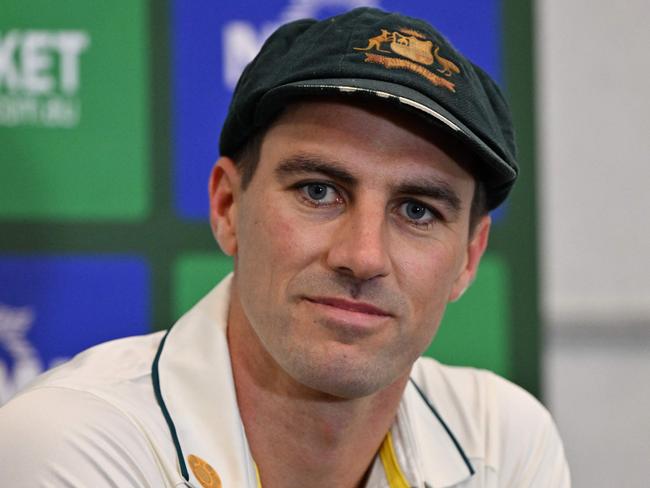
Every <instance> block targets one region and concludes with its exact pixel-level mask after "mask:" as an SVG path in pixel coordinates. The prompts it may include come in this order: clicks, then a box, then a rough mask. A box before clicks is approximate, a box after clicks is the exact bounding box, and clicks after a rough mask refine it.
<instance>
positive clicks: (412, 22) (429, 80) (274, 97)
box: [219, 7, 518, 209]
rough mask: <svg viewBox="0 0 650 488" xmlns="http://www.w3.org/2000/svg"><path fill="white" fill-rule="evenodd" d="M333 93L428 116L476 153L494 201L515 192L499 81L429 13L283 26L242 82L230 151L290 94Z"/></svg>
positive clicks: (373, 14)
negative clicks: (459, 47) (446, 34)
mask: <svg viewBox="0 0 650 488" xmlns="http://www.w3.org/2000/svg"><path fill="white" fill-rule="evenodd" d="M332 94H336V95H337V96H339V95H340V96H341V97H343V96H355V97H363V96H365V97H369V96H370V97H378V98H380V99H382V100H385V101H386V102H387V103H391V104H393V105H395V106H397V107H400V108H402V109H404V110H407V111H409V112H411V113H414V114H416V115H418V116H420V117H422V118H424V119H425V120H427V121H428V122H430V123H431V124H433V125H435V126H437V127H439V128H440V129H442V130H443V131H446V132H447V133H448V134H450V135H451V136H452V137H456V138H458V139H459V140H460V141H461V142H462V143H463V144H464V145H465V146H466V147H467V148H468V149H469V150H470V152H472V153H473V154H474V155H475V156H476V158H477V162H478V163H479V164H477V165H476V167H475V168H472V170H473V171H474V176H475V177H476V178H477V179H479V180H480V181H482V182H483V183H484V184H485V188H486V192H487V200H488V207H489V208H490V209H493V208H495V207H497V206H498V205H499V204H500V203H502V202H503V200H505V198H506V197H507V196H508V193H509V192H510V189H511V188H512V186H513V184H514V182H515V179H516V178H517V173H518V167H517V163H516V147H515V142H514V129H513V126H512V120H511V116H510V111H509V109H508V106H507V103H506V101H505V99H504V98H503V95H502V94H501V91H500V89H499V87H498V86H497V85H496V83H495V82H494V81H493V80H492V79H491V78H490V77H489V76H488V75H487V74H486V73H485V72H484V71H483V70H482V69H481V68H480V67H478V66H476V65H475V64H473V63H472V62H471V61H469V60H468V59H467V58H465V57H464V56H463V55H462V54H461V53H459V52H458V51H457V50H456V49H455V48H454V47H453V46H452V45H451V44H450V43H449V41H447V39H445V38H444V37H443V36H442V34H440V33H439V32H438V31H437V30H435V29H434V28H433V27H432V26H431V25H429V24H428V23H427V22H425V21H423V20H419V19H415V18H411V17H407V16H404V15H400V14H396V13H388V12H384V11H382V10H379V9H374V8H366V7H364V8H358V9H354V10H351V11H349V12H347V13H345V14H342V15H339V16H336V17H332V18H329V19H326V20H322V21H317V20H313V19H303V20H297V21H295V22H290V23H288V24H285V25H283V26H281V27H280V28H279V29H278V30H277V31H275V33H273V34H272V35H271V37H269V39H268V40H267V41H266V43H265V44H264V45H263V46H262V49H261V50H260V52H259V54H258V55H257V56H256V57H255V59H254V60H253V61H252V62H251V63H250V64H249V65H248V66H247V67H246V69H245V70H244V72H243V73H242V75H241V77H240V79H239V82H238V83H237V86H236V88H235V93H234V94H233V98H232V101H231V103H230V108H229V110H228V115H227V117H226V120H225V122H224V125H223V129H222V131H221V138H220V142H219V146H220V151H221V154H222V155H226V156H232V155H235V154H236V153H237V152H238V151H239V149H241V147H242V146H243V145H244V143H245V142H246V141H247V139H248V138H249V137H250V136H251V135H252V134H253V133H254V132H255V131H256V130H258V129H259V128H261V127H265V126H266V125H268V124H269V122H270V121H271V120H272V119H273V118H274V117H275V116H276V115H277V114H278V113H279V112H280V111H281V110H282V109H283V107H285V106H286V104H287V102H289V101H291V100H294V99H299V98H301V97H314V96H318V95H330V96H331V95H332Z"/></svg>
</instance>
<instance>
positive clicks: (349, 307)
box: [305, 297, 393, 317]
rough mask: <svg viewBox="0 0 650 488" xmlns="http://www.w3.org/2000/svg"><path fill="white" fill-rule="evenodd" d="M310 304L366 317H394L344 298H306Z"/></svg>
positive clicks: (365, 304)
mask: <svg viewBox="0 0 650 488" xmlns="http://www.w3.org/2000/svg"><path fill="white" fill-rule="evenodd" d="M305 299H306V300H307V301H308V302H311V303H316V304H318V305H324V306H326V307H332V308H335V309H339V310H344V311H347V312H353V313H358V314H364V315H372V316H378V317H392V316H393V315H392V314H391V313H390V312H388V311H386V310H383V309H381V308H379V307H377V306H375V305H372V304H370V303H365V302H358V301H354V300H346V299H344V298H331V297H306V298H305Z"/></svg>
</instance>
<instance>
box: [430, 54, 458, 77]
mask: <svg viewBox="0 0 650 488" xmlns="http://www.w3.org/2000/svg"><path fill="white" fill-rule="evenodd" d="M439 52H440V46H436V48H435V50H434V51H433V55H434V56H435V58H436V61H438V63H440V66H442V68H438V70H437V71H438V72H439V73H442V74H443V75H445V76H447V77H449V76H451V75H452V74H454V73H460V68H459V67H458V66H456V65H455V64H454V63H452V62H451V61H449V60H448V59H445V58H443V57H442V56H440V54H439Z"/></svg>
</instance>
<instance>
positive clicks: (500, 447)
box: [0, 278, 570, 488]
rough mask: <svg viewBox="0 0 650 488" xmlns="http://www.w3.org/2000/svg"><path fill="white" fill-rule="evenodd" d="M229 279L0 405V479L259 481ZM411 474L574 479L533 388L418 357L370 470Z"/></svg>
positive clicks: (241, 486) (437, 483) (481, 482)
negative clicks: (245, 419)
mask: <svg viewBox="0 0 650 488" xmlns="http://www.w3.org/2000/svg"><path fill="white" fill-rule="evenodd" d="M230 281H231V280H230V278H227V279H226V280H224V281H223V282H221V284H219V285H218V286H217V287H216V288H215V289H214V290H212V291H211V292H210V293H209V294H208V295H207V296H206V297H205V298H204V299H203V300H201V302H199V303H198V304H197V305H196V306H195V307H194V308H193V309H192V310H190V311H189V312H188V313H187V314H186V315H184V316H183V317H182V318H181V319H180V320H179V321H178V322H177V323H176V324H175V325H174V327H172V328H171V329H170V331H169V332H168V333H167V334H165V333H164V332H157V333H154V334H150V335H146V336H140V337H131V338H126V339H120V340H116V341H112V342H108V343H105V344H101V345H99V346H96V347H94V348H92V349H89V350H87V351H85V352H83V353H81V354H79V355H78V356H76V357H75V358H74V359H73V360H71V361H70V362H68V363H66V364H64V365H62V366H59V367H58V368H56V369H54V370H52V371H50V372H48V373H46V374H45V375H43V376H41V377H40V378H39V379H38V380H37V381H36V383H35V384H33V385H32V386H31V387H30V388H29V389H27V390H26V391H23V392H22V393H20V394H19V395H17V396H16V397H15V398H14V399H13V400H12V401H10V402H9V403H8V404H7V405H5V406H4V407H2V408H0V467H1V469H0V486H11V487H60V486H66V487H68V486H74V487H93V488H102V487H108V486H117V487H181V486H192V487H197V488H200V487H219V486H222V487H223V488H249V487H250V488H257V487H258V486H259V480H258V477H257V470H256V467H255V462H254V460H253V458H252V456H251V453H250V449H249V446H248V442H247V440H246V434H245V432H244V427H243V424H242V421H241V418H240V416H239V410H238V408H237V399H236V395H235V388H234V383H233V378H232V371H231V365H230V357H229V353H228V344H227V340H226V319H227V312H228V303H229V296H230V291H229V290H230ZM218 482H220V483H221V484H218ZM407 486H415V487H418V488H423V487H430V488H443V487H459V488H460V487H462V488H475V487H490V488H492V487H494V488H496V487H517V488H521V487H540V488H541V487H549V488H550V487H552V488H558V487H559V488H563V487H568V486H570V481H569V471H568V467H567V464H566V460H565V457H564V452H563V448H562V443H561V441H560V439H559V436H558V434H557V431H556V428H555V426H554V424H553V421H552V419H551V418H550V416H549V414H548V412H547V411H546V410H545V409H544V407H542V406H541V405H540V404H539V403H538V402H537V401H536V400H535V399H534V398H533V397H532V396H531V395H529V394H528V393H527V392H525V391H524V390H522V389H521V388H519V387H517V386H515V385H513V384H512V383H509V382H508V381H506V380H504V379H502V378H500V377H498V376H496V375H494V374H492V373H490V372H487V371H482V370H476V369H471V368H458V367H448V366H443V365H441V364H439V363H438V362H436V361H434V360H432V359H428V358H427V359H425V358H422V359H419V360H418V361H417V362H416V363H415V365H414V366H413V369H412V372H411V379H410V381H409V383H408V385H407V387H406V390H405V392H404V395H403V398H402V401H401V403H400V405H399V409H398V412H397V417H396V421H395V423H394V425H393V426H392V428H391V430H390V432H389V433H387V436H386V439H385V440H384V443H383V444H382V447H381V449H380V453H379V455H378V456H377V458H376V460H375V462H374V464H373V466H372V468H371V473H370V476H369V480H368V483H367V487H368V488H379V487H382V488H383V487H386V488H388V487H390V488H402V487H407Z"/></svg>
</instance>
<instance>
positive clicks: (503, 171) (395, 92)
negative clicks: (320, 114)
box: [255, 78, 517, 187]
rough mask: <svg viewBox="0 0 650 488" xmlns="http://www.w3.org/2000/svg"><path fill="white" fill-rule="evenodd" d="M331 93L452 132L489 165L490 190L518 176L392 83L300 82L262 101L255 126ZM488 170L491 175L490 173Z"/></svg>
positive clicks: (439, 110)
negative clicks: (379, 103)
mask: <svg viewBox="0 0 650 488" xmlns="http://www.w3.org/2000/svg"><path fill="white" fill-rule="evenodd" d="M329 93H337V94H347V95H366V96H368V95H369V96H376V97H378V98H380V99H383V100H386V101H388V102H392V103H397V104H400V105H402V106H403V107H404V108H406V109H408V110H410V111H414V112H416V113H419V114H420V115H424V116H425V118H426V119H427V120H429V121H430V122H432V123H433V124H435V125H437V126H438V127H440V128H442V129H443V130H446V131H448V132H449V133H450V134H451V135H452V136H454V137H457V138H459V139H460V140H461V141H463V142H465V143H466V144H467V145H468V149H470V151H472V152H474V153H475V154H476V155H477V156H478V157H479V158H480V160H481V161H482V162H484V163H486V164H487V165H488V167H487V168H482V172H483V171H485V172H486V173H487V176H488V180H489V181H486V183H487V184H488V185H489V186H490V187H499V186H502V185H504V184H505V185H507V184H508V183H510V182H512V181H513V180H514V179H515V178H516V177H517V172H516V171H515V170H514V169H513V168H512V166H511V165H510V164H508V163H507V162H506V160H505V159H504V158H503V157H501V156H500V155H499V154H497V153H496V152H495V151H494V150H493V149H492V148H491V147H489V146H488V145H487V144H485V142H483V140H482V139H481V138H480V137H479V136H478V135H477V134H475V133H474V132H473V131H472V130H470V129H469V128H468V127H467V126H466V125H465V124H463V123H462V122H461V121H459V120H458V119H457V118H456V117H454V116H453V115H452V114H451V113H450V112H449V111H447V110H446V109H445V108H444V107H442V106H440V105H439V104H438V103H436V102H435V101H434V100H431V99H430V98H428V97H426V96H424V95H422V94H421V93H419V92H418V91H416V90H413V89H411V88H408V87H405V86H402V85H398V84H395V83H390V82H387V81H378V80H370V79H361V78H341V79H336V78H333V79H318V80H304V81H296V82H293V83H287V84H285V85H281V86H279V87H276V88H274V89H272V90H269V91H268V92H267V93H266V94H265V95H264V96H263V97H262V99H261V100H260V102H259V104H258V108H257V113H256V120H255V123H256V125H258V123H259V124H260V125H263V124H264V123H266V122H267V121H268V117H270V116H272V114H273V113H274V112H277V111H278V110H279V109H280V108H282V107H283V106H284V104H285V103H286V102H287V101H288V100H289V99H292V98H296V97H303V96H305V95H324V94H329ZM486 170H487V171H486Z"/></svg>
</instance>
